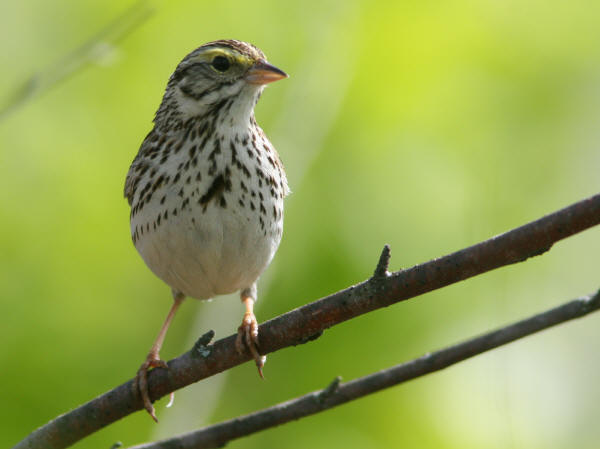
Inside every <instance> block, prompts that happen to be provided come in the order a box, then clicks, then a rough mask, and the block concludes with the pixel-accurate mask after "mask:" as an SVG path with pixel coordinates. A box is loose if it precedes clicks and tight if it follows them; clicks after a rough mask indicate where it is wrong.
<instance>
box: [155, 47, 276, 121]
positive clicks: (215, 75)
mask: <svg viewBox="0 0 600 449" xmlns="http://www.w3.org/2000/svg"><path fill="white" fill-rule="evenodd" d="M282 78H287V75H286V73H285V72H283V71H282V70H280V69H278V68H277V67H275V66H273V65H271V64H269V63H268V62H267V60H266V57H265V55H264V53H263V52H262V51H260V50H259V49H258V48H257V47H255V46H254V45H251V44H248V43H245V42H241V41H236V40H221V41H214V42H209V43H207V44H204V45H202V46H201V47H199V48H197V49H196V50H194V51H193V52H191V53H190V54H188V55H187V56H186V57H185V58H184V59H183V60H182V61H181V62H180V63H179V65H178V66H177V68H176V69H175V72H173V75H171V78H170V79H169V83H168V85H167V90H166V92H165V97H164V99H163V104H162V105H161V109H163V112H167V111H165V110H164V109H165V108H167V109H173V108H175V109H176V112H175V111H170V112H171V113H172V112H175V115H176V116H178V117H179V118H180V119H183V120H185V119H187V118H189V117H194V116H203V115H210V114H211V113H213V112H214V113H217V112H219V110H221V109H222V108H224V107H226V110H227V111H228V114H229V115H231V116H232V117H233V118H234V119H235V120H247V119H248V118H250V116H251V115H252V111H253V109H254V105H255V104H256V101H257V100H258V98H259V97H260V94H261V92H262V90H263V89H264V86H265V85H266V84H268V83H271V82H273V81H277V80H280V79H282ZM161 109H159V111H158V113H157V120H158V119H159V118H160V117H159V116H160V115H161ZM171 113H169V114H166V115H168V116H172V114H171Z"/></svg>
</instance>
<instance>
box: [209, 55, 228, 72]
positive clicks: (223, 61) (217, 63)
mask: <svg viewBox="0 0 600 449" xmlns="http://www.w3.org/2000/svg"><path fill="white" fill-rule="evenodd" d="M211 65H212V66H213V68H214V69H215V70H218V71H219V72H226V71H227V69H228V68H229V66H230V63H229V59H227V58H226V57H225V56H215V57H214V59H213V60H212V62H211Z"/></svg>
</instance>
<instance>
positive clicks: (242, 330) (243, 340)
mask: <svg viewBox="0 0 600 449" xmlns="http://www.w3.org/2000/svg"><path fill="white" fill-rule="evenodd" d="M235 347H236V349H237V351H238V353H240V354H243V353H244V351H245V350H246V349H248V350H249V351H250V354H252V358H254V362H255V363H256V368H257V369H258V374H259V375H260V377H261V378H263V379H264V376H263V371H262V369H263V366H265V361H266V360H267V357H266V356H264V355H260V353H259V352H258V322H257V321H256V317H255V316H254V314H253V313H252V312H246V313H245V314H244V318H243V319H242V324H240V327H238V334H237V338H236V340H235Z"/></svg>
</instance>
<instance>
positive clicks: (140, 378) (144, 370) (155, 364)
mask: <svg viewBox="0 0 600 449" xmlns="http://www.w3.org/2000/svg"><path fill="white" fill-rule="evenodd" d="M151 368H166V369H169V366H168V365H167V363H166V362H165V361H164V360H161V359H159V358H158V356H153V355H149V356H148V358H147V359H146V361H145V362H144V363H142V365H141V366H140V368H139V369H138V371H137V374H136V376H135V379H134V381H133V387H134V388H135V389H136V390H137V391H138V392H139V393H140V396H141V397H142V402H143V403H144V408H145V409H146V411H147V412H148V414H149V415H150V416H151V417H152V419H153V420H154V421H155V422H158V418H156V412H155V411H154V406H153V405H152V401H150V394H149V393H148V371H149V370H150V369H151Z"/></svg>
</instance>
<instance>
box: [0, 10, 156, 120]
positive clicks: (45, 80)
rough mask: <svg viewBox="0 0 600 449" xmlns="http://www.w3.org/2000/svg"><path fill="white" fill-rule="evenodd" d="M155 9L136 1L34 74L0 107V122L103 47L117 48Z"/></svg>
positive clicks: (69, 74) (66, 76)
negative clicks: (95, 33)
mask: <svg viewBox="0 0 600 449" xmlns="http://www.w3.org/2000/svg"><path fill="white" fill-rule="evenodd" d="M153 12H154V9H153V8H152V7H151V6H150V5H149V4H148V1H147V0H139V1H138V2H137V3H135V4H134V5H133V6H132V7H130V8H129V9H128V10H127V11H125V12H124V13H123V14H121V15H120V16H119V17H117V18H116V19H115V20H114V21H113V22H111V23H110V24H108V25H107V26H106V27H105V28H103V29H102V30H100V32H99V33H98V34H97V35H96V36H94V37H92V38H91V39H89V40H88V41H87V42H85V43H84V44H82V45H81V46H80V47H78V48H77V49H75V50H74V51H72V52H71V53H69V54H68V55H66V56H65V57H64V58H62V59H61V60H59V61H56V62H55V63H54V64H52V65H51V66H49V67H47V68H46V69H45V70H44V71H42V72H39V73H34V74H33V75H31V76H30V77H29V78H27V79H26V80H25V81H24V82H23V83H22V84H21V86H19V87H18V88H16V89H15V91H14V93H13V94H12V95H11V96H10V97H9V98H8V99H7V100H6V101H5V102H4V104H3V105H2V106H0V121H2V120H3V119H5V118H6V117H8V116H9V115H10V114H11V113H12V112H14V111H16V110H17V109H19V108H20V107H22V106H24V105H25V104H26V103H27V101H29V100H31V99H33V98H35V97H38V96H40V95H42V94H44V93H46V92H48V91H49V90H51V89H52V88H53V87H55V86H57V85H58V84H60V83H61V82H63V81H65V80H67V79H68V78H70V77H71V76H73V75H74V74H75V73H76V72H78V71H80V70H81V69H83V68H84V67H85V66H86V65H87V64H88V63H90V62H91V61H94V60H95V59H97V58H98V56H100V55H101V53H103V52H105V51H106V46H107V45H111V44H116V43H117V42H119V41H120V40H122V39H123V38H125V37H126V36H127V35H128V34H129V33H131V32H132V31H133V30H135V29H136V28H137V27H139V26H140V25H141V24H142V23H143V22H144V21H146V20H147V19H148V18H149V17H150V15H151V14H152V13H153Z"/></svg>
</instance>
